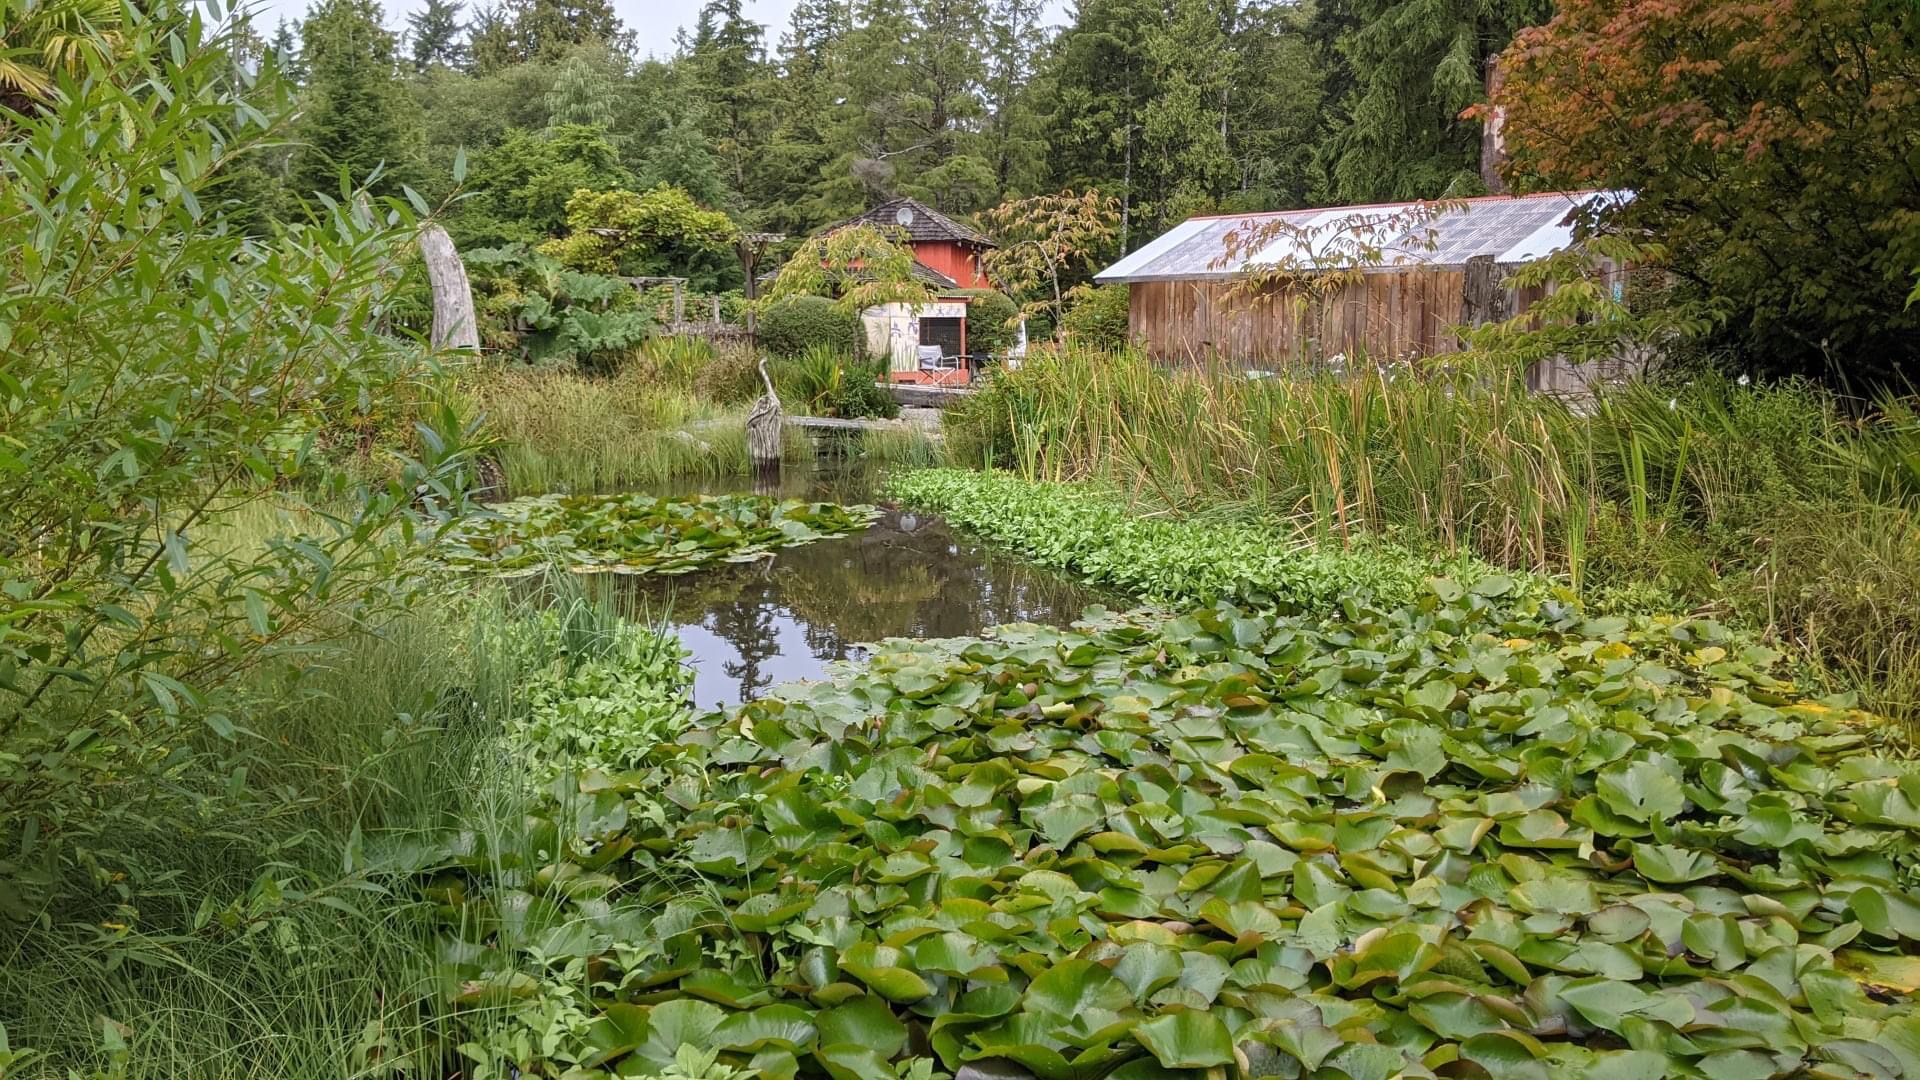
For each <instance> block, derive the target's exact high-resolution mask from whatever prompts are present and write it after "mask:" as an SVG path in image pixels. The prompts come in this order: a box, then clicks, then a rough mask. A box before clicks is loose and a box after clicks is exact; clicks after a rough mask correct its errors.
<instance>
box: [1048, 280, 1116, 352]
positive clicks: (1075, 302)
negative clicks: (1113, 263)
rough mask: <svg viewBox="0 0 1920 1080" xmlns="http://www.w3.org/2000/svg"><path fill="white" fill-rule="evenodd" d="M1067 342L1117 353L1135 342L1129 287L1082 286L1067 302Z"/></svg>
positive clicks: (1063, 323) (1064, 321) (1063, 321)
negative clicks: (1130, 322)
mask: <svg viewBox="0 0 1920 1080" xmlns="http://www.w3.org/2000/svg"><path fill="white" fill-rule="evenodd" d="M1067 302H1068V303H1069V304H1070V305H1071V306H1070V307H1068V308H1067V314H1066V317H1065V318H1063V319H1062V320H1061V324H1062V325H1063V326H1064V327H1065V328H1066V331H1067V340H1069V341H1071V342H1073V343H1074V344H1076V345H1079V346H1082V347H1083V348H1088V349H1106V350H1108V351H1117V350H1120V349H1124V348H1126V347H1127V342H1128V341H1129V340H1130V339H1131V338H1130V333H1129V331H1128V329H1127V287H1126V286H1125V285H1100V286H1097V287H1096V286H1090V285H1081V286H1079V287H1078V288H1075V289H1074V290H1073V291H1072V292H1071V293H1070V294H1069V298H1068V301H1067Z"/></svg>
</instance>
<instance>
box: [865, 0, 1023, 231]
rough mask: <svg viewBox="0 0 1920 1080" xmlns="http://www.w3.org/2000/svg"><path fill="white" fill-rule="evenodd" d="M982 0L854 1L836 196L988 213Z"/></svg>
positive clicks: (990, 182)
mask: <svg viewBox="0 0 1920 1080" xmlns="http://www.w3.org/2000/svg"><path fill="white" fill-rule="evenodd" d="M984 14H985V4H984V0H861V2H860V3H859V4H858V5H857V6H856V7H855V10H854V20H853V22H854V25H853V28H852V30H851V31H850V32H849V33H848V34H847V36H846V39H845V46H844V54H845V63H844V67H843V72H844V85H845V87H846V95H847V102H848V107H847V108H846V109H845V110H844V111H843V113H842V116H841V123H840V124H839V126H838V130H837V131H836V133H835V138H834V143H835V145H836V149H837V150H838V151H839V153H838V158H839V164H838V165H837V166H836V168H835V171H836V172H837V173H839V174H840V177H839V179H838V187H839V189H840V194H842V195H844V196H851V200H850V201H854V202H872V201H877V200H879V199H882V198H886V197H888V196H890V195H893V194H896V193H904V194H910V195H914V196H916V197H919V198H923V199H926V200H927V201H929V202H931V203H933V204H934V205H936V206H939V207H941V208H942V209H946V210H953V211H969V210H975V209H980V208H982V207H984V206H990V205H992V203H993V200H994V198H995V196H996V195H997V194H998V192H997V190H996V183H995V176H994V169H993V166H992V165H991V164H990V163H989V162H988V161H987V160H986V159H985V158H984V157H983V156H981V153H980V151H981V145H980V131H981V128H982V126H983V121H984V119H985V115H986V107H985V103H984V102H983V100H982V98H981V85H982V83H983V81H984V79H985V76H986V66H985V60H984V56H983V53H984V49H983V48H982V41H981V36H982V32H983V27H984V24H985V18H984Z"/></svg>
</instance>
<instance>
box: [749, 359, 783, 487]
mask: <svg viewBox="0 0 1920 1080" xmlns="http://www.w3.org/2000/svg"><path fill="white" fill-rule="evenodd" d="M760 381H761V382H762V383H764V384H766V387H767V392H766V393H765V394H763V395H761V397H760V400H758V401H756V402H754V403H753V411H752V412H749V413H748V414H747V454H748V456H749V457H751V458H752V459H753V466H754V471H755V472H756V473H758V474H759V479H760V481H761V482H762V483H766V482H767V481H769V480H777V479H779V477H780V435H781V430H780V429H781V428H782V426H784V425H785V423H786V418H785V417H784V416H782V415H781V412H780V395H779V394H778V393H776V392H775V391H774V389H773V377H772V376H770V375H768V374H767V359H766V357H764V356H763V357H761V358H760Z"/></svg>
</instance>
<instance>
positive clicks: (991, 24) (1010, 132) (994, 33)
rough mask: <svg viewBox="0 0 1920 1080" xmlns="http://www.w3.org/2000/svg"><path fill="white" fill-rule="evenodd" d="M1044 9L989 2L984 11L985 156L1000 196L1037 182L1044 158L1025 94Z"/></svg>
mask: <svg viewBox="0 0 1920 1080" xmlns="http://www.w3.org/2000/svg"><path fill="white" fill-rule="evenodd" d="M1044 7H1045V5H1044V4H1042V3H1041V0H993V2H992V6H991V7H989V8H988V10H987V20H986V26H985V27H984V34H983V38H982V40H983V42H984V44H985V46H986V67H987V71H986V82H985V85H984V87H983V90H984V93H985V98H986V108H987V113H988V116H989V120H988V122H987V140H986V142H987V145H986V150H985V153H986V156H987V159H988V160H989V161H990V162H992V164H993V175H994V185H995V187H997V188H998V189H999V191H1000V192H1001V193H1002V194H1007V193H1010V192H1013V191H1016V190H1025V189H1027V188H1029V187H1030V186H1031V185H1033V184H1036V183H1039V182H1040V179H1041V177H1040V176H1039V172H1040V170H1041V168H1042V167H1043V162H1044V160H1045V157H1046V140H1045V133H1044V132H1043V131H1042V130H1041V128H1040V123H1039V119H1040V118H1039V117H1038V116H1037V115H1036V113H1035V112H1034V109H1033V107H1032V102H1031V100H1030V97H1029V94H1028V90H1029V87H1030V86H1031V85H1032V83H1033V78H1034V73H1035V68H1036V64H1037V61H1038V58H1039V57H1040V55H1041V53H1042V50H1043V49H1044V48H1045V45H1046V39H1045V36H1044V34H1043V32H1042V30H1041V23H1040V18H1041V14H1042V12H1043V10H1044Z"/></svg>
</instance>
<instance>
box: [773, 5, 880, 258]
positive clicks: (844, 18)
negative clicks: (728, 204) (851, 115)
mask: <svg viewBox="0 0 1920 1080" xmlns="http://www.w3.org/2000/svg"><path fill="white" fill-rule="evenodd" d="M851 29H852V20H851V18H850V12H849V11H848V6H847V4H846V2H845V0H800V2H799V3H798V4H796V5H795V6H794V9H793V16H792V19H791V20H790V21H789V22H788V24H787V31H786V33H785V34H783V35H781V38H780V53H779V59H778V63H777V68H776V71H777V76H778V77H777V78H776V79H775V80H773V86H772V89H771V93H772V105H771V111H772V113H773V115H774V116H775V117H776V122H775V125H774V128H773V130H772V132H771V133H770V134H769V135H768V137H767V143H766V147H765V149H764V150H763V151H762V153H761V154H760V155H759V156H758V157H757V158H756V160H755V163H754V168H753V170H752V179H751V182H750V184H749V190H748V192H747V193H746V194H747V196H748V199H749V204H750V205H751V206H752V207H753V208H754V210H755V211H756V213H755V219H756V220H757V221H758V222H759V223H760V224H762V225H763V226H764V227H765V228H767V229H770V230H774V231H778V232H785V233H788V234H789V235H800V234H804V233H806V232H808V231H809V230H810V229H811V228H812V226H814V225H816V224H819V223H821V222H824V221H832V220H835V219H838V218H841V217H846V216H848V215H849V214H851V213H853V212H854V211H855V210H857V209H858V208H859V206H858V204H857V203H853V204H847V203H844V202H836V201H835V196H834V194H833V192H834V191H835V189H836V185H834V184H832V183H830V182H829V174H830V173H831V171H832V169H831V166H832V164H833V162H834V161H835V159H836V157H837V153H836V150H835V147H834V146H833V145H832V142H833V140H834V138H835V137H836V135H837V133H838V132H839V131H840V130H841V129H842V128H843V127H844V120H843V117H842V112H843V110H844V108H845V102H844V100H843V87H842V85H841V83H842V80H841V77H840V72H841V70H842V65H843V63H844V60H845V55H844V50H845V47H846V37H847V34H848V32H849V31H850V30H851ZM841 190H842V191H844V186H842V187H841Z"/></svg>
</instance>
